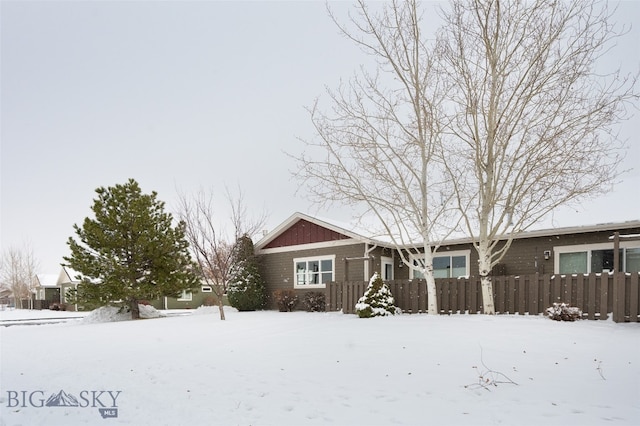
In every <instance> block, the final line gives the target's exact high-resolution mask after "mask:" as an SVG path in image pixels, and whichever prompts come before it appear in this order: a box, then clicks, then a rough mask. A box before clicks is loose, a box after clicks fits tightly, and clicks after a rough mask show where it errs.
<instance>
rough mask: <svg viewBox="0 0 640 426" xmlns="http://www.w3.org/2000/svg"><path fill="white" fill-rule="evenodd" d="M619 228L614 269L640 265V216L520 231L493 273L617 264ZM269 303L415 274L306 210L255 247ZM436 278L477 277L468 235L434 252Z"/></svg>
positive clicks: (381, 245) (384, 247)
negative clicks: (332, 286)
mask: <svg viewBox="0 0 640 426" xmlns="http://www.w3.org/2000/svg"><path fill="white" fill-rule="evenodd" d="M615 232H618V233H619V234H620V235H621V237H620V242H619V247H620V251H619V256H618V257H619V270H624V271H626V272H639V271H640V221H629V222H622V223H607V224H599V225H593V226H576V227H568V228H554V229H545V230H537V231H528V232H523V233H521V234H519V235H518V236H517V237H516V238H514V241H513V243H512V245H511V247H510V249H509V250H508V252H507V254H506V255H505V257H504V258H503V259H502V261H501V263H500V264H499V265H497V266H496V267H495V268H494V270H493V274H494V275H521V274H522V275H524V274H533V273H536V272H538V273H541V274H552V273H555V274H574V273H590V272H603V271H611V270H613V268H614V249H613V248H614V240H613V235H614V233H615ZM255 247H256V254H258V255H259V256H260V258H261V273H262V277H263V279H264V280H265V283H266V287H267V294H268V296H269V298H270V299H269V306H270V307H274V302H273V300H272V294H273V292H274V291H275V290H278V289H293V290H296V291H297V292H300V293H304V292H306V291H313V290H316V291H318V290H320V291H322V290H323V289H325V287H326V285H325V284H326V283H327V282H330V281H368V279H369V277H370V276H371V275H372V274H373V272H375V271H378V272H380V273H381V274H382V277H383V279H385V280H394V279H396V280H401V279H412V278H420V277H421V274H420V271H419V270H418V269H417V268H408V267H407V266H406V265H403V264H402V262H401V260H400V258H399V256H398V255H397V252H396V250H394V249H393V248H392V246H391V245H390V244H389V243H386V242H384V241H380V240H378V239H373V238H369V237H367V236H365V235H362V232H354V231H353V230H350V229H347V227H344V226H338V225H335V224H332V223H329V222H328V221H325V220H320V219H317V218H314V217H312V216H309V215H305V214H303V213H295V214H293V215H292V216H291V217H289V218H288V219H287V220H285V221H284V222H283V223H282V224H281V225H280V226H278V227H277V228H276V229H274V230H273V231H271V232H270V233H268V234H267V235H266V236H265V237H264V238H262V239H261V240H260V241H258V242H257V243H256V245H255ZM433 263H434V274H435V277H436V278H449V277H462V276H475V275H478V254H477V252H476V250H475V249H474V248H473V246H472V243H471V240H470V239H468V238H463V239H456V240H450V241H446V242H445V243H443V244H442V245H441V246H440V248H439V249H438V251H437V252H436V254H435V257H434V262H433Z"/></svg>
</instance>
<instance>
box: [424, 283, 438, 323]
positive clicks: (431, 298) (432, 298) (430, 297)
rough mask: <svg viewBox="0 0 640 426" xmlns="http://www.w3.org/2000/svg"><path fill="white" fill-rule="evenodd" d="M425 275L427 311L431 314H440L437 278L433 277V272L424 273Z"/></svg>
mask: <svg viewBox="0 0 640 426" xmlns="http://www.w3.org/2000/svg"><path fill="white" fill-rule="evenodd" d="M424 277H425V279H426V281H427V312H428V313H429V315H438V298H437V292H436V280H435V279H434V278H433V272H432V273H430V274H424Z"/></svg>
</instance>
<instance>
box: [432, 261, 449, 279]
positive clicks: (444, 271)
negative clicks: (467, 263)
mask: <svg viewBox="0 0 640 426" xmlns="http://www.w3.org/2000/svg"><path fill="white" fill-rule="evenodd" d="M450 271H451V258H450V257H449V256H447V257H434V258H433V278H449V277H451V275H450Z"/></svg>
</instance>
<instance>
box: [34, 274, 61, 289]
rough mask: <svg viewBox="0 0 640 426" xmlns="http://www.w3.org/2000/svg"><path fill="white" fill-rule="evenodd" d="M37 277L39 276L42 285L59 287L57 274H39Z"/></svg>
mask: <svg viewBox="0 0 640 426" xmlns="http://www.w3.org/2000/svg"><path fill="white" fill-rule="evenodd" d="M36 278H38V283H39V284H40V286H41V287H57V285H58V275H56V274H38V275H36Z"/></svg>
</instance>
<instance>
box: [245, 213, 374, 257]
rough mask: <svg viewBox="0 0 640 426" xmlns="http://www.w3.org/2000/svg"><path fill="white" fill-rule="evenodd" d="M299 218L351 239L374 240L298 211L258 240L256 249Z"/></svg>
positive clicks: (267, 242)
mask: <svg viewBox="0 0 640 426" xmlns="http://www.w3.org/2000/svg"><path fill="white" fill-rule="evenodd" d="M299 220H306V221H307V222H310V223H313V224H314V225H318V226H321V227H323V228H327V229H329V230H331V231H334V232H337V233H339V234H343V235H346V236H347V237H349V238H351V239H354V240H356V241H358V242H363V243H366V242H373V240H372V239H371V238H367V237H365V236H363V235H360V234H358V233H356V232H354V231H351V230H349V229H345V228H343V227H341V226H338V225H334V224H332V223H330V222H327V221H324V220H322V219H318V218H316V217H313V216H309V215H307V214H304V213H301V212H296V213H294V214H292V215H291V216H289V218H288V219H287V220H285V221H284V222H282V223H281V224H280V225H278V226H277V227H275V228H274V229H273V231H271V232H269V233H268V234H267V235H265V236H264V237H263V238H262V239H260V241H258V242H257V243H256V244H255V248H256V250H261V249H263V248H264V247H265V246H267V245H268V244H269V243H270V242H271V241H273V240H274V239H276V238H277V237H278V236H280V235H281V234H282V233H284V232H285V231H286V230H288V229H289V228H290V227H291V226H293V225H294V224H296V223H297V222H298V221H299Z"/></svg>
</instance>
